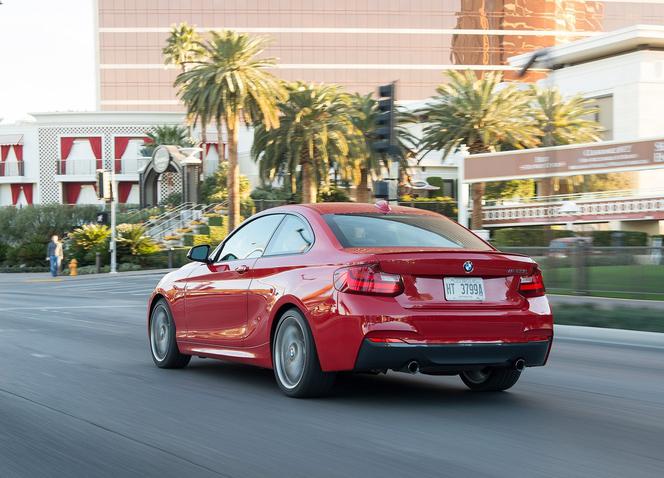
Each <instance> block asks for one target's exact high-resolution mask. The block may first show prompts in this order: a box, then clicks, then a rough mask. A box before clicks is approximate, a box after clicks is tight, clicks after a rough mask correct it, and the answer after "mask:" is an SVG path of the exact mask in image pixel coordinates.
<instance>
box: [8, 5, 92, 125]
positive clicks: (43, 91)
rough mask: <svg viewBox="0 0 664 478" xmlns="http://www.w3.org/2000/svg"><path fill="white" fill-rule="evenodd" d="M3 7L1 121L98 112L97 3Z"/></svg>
mask: <svg viewBox="0 0 664 478" xmlns="http://www.w3.org/2000/svg"><path fill="white" fill-rule="evenodd" d="M0 1H2V5H0V61H1V63H0V118H5V119H10V118H16V117H20V116H21V115H24V114H25V113H28V112H30V113H38V112H45V111H89V110H94V109H95V95H96V83H95V56H94V54H95V44H94V33H93V32H94V14H93V7H94V1H93V0H0Z"/></svg>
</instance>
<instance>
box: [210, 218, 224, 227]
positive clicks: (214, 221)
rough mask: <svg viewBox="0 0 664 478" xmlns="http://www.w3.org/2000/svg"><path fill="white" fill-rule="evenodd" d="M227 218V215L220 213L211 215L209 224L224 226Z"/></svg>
mask: <svg viewBox="0 0 664 478" xmlns="http://www.w3.org/2000/svg"><path fill="white" fill-rule="evenodd" d="M225 219H226V217H225V216H220V215H219V216H210V217H209V218H208V226H214V227H219V226H223V225H224V223H225V222H226V221H225Z"/></svg>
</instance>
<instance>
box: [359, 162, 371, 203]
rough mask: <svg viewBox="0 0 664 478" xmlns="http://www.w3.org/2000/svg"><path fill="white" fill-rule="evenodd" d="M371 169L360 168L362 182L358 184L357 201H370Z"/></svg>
mask: <svg viewBox="0 0 664 478" xmlns="http://www.w3.org/2000/svg"><path fill="white" fill-rule="evenodd" d="M369 200H370V197H369V171H368V170H367V168H361V169H360V184H358V185H357V202H369Z"/></svg>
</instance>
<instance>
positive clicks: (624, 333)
mask: <svg viewBox="0 0 664 478" xmlns="http://www.w3.org/2000/svg"><path fill="white" fill-rule="evenodd" d="M553 333H554V338H553V341H554V343H555V341H556V340H562V341H570V342H588V343H598V344H610V345H620V346H628V347H648V348H656V349H662V350H664V334H662V333H658V332H640V331H637V330H624V329H604V328H600V327H583V326H578V325H554V326H553Z"/></svg>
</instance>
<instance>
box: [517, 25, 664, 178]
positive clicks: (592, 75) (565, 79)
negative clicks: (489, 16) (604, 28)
mask: <svg viewBox="0 0 664 478" xmlns="http://www.w3.org/2000/svg"><path fill="white" fill-rule="evenodd" d="M528 59H529V55H519V56H516V57H513V58H510V63H511V64H512V65H513V66H522V65H523V64H525V63H526V62H527V61H528ZM545 62H546V66H547V67H548V68H552V70H553V71H552V72H551V73H550V75H549V77H548V78H547V79H545V80H543V81H542V84H543V85H544V86H555V87H558V88H559V89H560V91H561V92H562V93H563V94H564V95H566V96H571V95H575V94H580V95H582V96H584V97H586V98H594V99H596V101H597V106H598V108H599V113H598V118H597V119H598V121H599V122H600V124H601V125H602V126H603V127H604V128H605V132H604V140H607V141H611V140H613V141H634V140H638V139H646V138H661V137H664V115H662V111H664V26H660V25H634V26H632V27H628V28H623V29H620V30H616V31H613V32H608V33H602V34H599V35H596V36H593V37H590V38H586V39H583V40H578V41H575V42H572V43H569V44H567V45H561V46H556V47H554V48H551V49H549V50H548V55H547V58H546V60H545ZM638 188H639V189H653V188H664V169H661V170H648V171H641V172H639V173H638Z"/></svg>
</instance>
